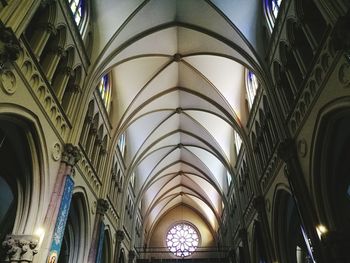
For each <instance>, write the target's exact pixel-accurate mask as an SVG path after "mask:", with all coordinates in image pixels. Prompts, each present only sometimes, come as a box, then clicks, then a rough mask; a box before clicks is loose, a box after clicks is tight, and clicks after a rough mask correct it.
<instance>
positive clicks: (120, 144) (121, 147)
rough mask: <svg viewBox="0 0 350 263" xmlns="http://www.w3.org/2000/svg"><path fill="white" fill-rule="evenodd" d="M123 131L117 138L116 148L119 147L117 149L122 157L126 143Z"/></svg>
mask: <svg viewBox="0 0 350 263" xmlns="http://www.w3.org/2000/svg"><path fill="white" fill-rule="evenodd" d="M125 137H126V136H125V133H123V134H122V135H120V138H119V140H118V148H119V151H120V153H121V155H122V156H123V157H124V154H125V148H126V147H125V144H126V140H125V139H126V138H125Z"/></svg>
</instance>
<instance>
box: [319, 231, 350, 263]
mask: <svg viewBox="0 0 350 263" xmlns="http://www.w3.org/2000/svg"><path fill="white" fill-rule="evenodd" d="M322 243H323V244H324V246H325V248H326V250H327V251H328V253H329V256H330V262H332V263H348V262H350V254H349V248H350V237H349V236H348V235H347V234H346V233H345V232H339V231H332V230H331V231H328V232H327V233H326V234H324V235H322Z"/></svg>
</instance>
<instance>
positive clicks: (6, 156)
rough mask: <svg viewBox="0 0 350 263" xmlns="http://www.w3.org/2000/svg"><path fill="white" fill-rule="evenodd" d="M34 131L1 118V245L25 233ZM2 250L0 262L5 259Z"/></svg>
mask: <svg viewBox="0 0 350 263" xmlns="http://www.w3.org/2000/svg"><path fill="white" fill-rule="evenodd" d="M31 134H32V131H31V129H30V128H29V126H28V125H27V124H26V123H25V122H24V121H22V120H20V119H17V118H15V117H14V116H5V115H2V116H0V200H1V202H0V226H1V227H0V243H1V242H2V241H3V240H4V239H5V238H6V235H8V234H12V233H21V232H23V231H24V229H25V227H26V224H27V221H28V215H29V212H30V211H29V210H30V208H31V207H30V203H31V195H32V191H33V189H32V188H33V184H32V180H33V179H32V178H33V166H34V165H33V159H34V158H36V156H35V154H36V152H35V148H34V147H33V145H31V143H32V142H33V140H32V141H31V142H30V141H29V139H32V137H31ZM4 253H5V251H4V249H3V247H2V246H0V259H2V258H3V256H4Z"/></svg>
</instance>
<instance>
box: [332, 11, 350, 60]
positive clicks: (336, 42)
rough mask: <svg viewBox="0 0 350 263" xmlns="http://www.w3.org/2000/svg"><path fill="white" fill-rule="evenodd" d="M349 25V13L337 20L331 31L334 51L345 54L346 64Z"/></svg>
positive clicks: (348, 53)
mask: <svg viewBox="0 0 350 263" xmlns="http://www.w3.org/2000/svg"><path fill="white" fill-rule="evenodd" d="M349 23H350V12H348V13H347V15H346V16H343V17H341V18H339V19H338V21H337V23H336V24H335V26H334V30H333V35H332V44H333V46H334V49H335V50H337V51H344V52H345V57H346V59H347V60H348V63H349V64H350V32H349Z"/></svg>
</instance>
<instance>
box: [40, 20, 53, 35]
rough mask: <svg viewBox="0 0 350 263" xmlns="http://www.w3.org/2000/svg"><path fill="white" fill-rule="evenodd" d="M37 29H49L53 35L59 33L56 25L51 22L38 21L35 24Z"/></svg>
mask: <svg viewBox="0 0 350 263" xmlns="http://www.w3.org/2000/svg"><path fill="white" fill-rule="evenodd" d="M35 29H37V30H41V31H47V32H48V33H49V34H53V35H55V34H57V30H56V27H55V25H54V24H52V23H50V22H45V23H43V22H41V23H37V24H35Z"/></svg>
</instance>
